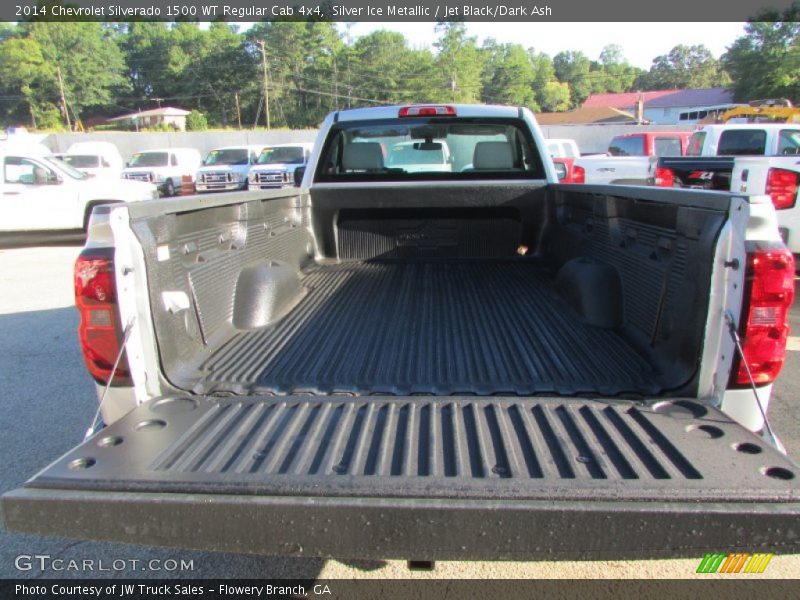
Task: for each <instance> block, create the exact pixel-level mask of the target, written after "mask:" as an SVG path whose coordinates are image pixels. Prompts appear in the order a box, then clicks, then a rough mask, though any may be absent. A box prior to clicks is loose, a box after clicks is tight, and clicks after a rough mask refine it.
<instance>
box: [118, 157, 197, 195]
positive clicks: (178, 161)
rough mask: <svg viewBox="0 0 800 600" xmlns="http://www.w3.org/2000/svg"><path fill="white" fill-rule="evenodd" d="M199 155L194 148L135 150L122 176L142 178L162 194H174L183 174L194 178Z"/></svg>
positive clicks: (135, 178) (139, 179)
mask: <svg viewBox="0 0 800 600" xmlns="http://www.w3.org/2000/svg"><path fill="white" fill-rule="evenodd" d="M201 161H202V158H201V156H200V152H199V151H197V150H196V149H194V148H163V149H157V150H144V151H142V152H137V153H135V154H134V155H133V156H132V157H131V160H130V161H129V162H128V164H127V166H126V167H125V168H124V169H123V170H122V178H123V179H132V180H135V181H146V182H149V183H153V184H155V185H156V187H158V191H159V192H160V193H161V194H162V195H164V196H174V195H175V194H176V192H177V191H178V190H180V189H181V184H182V181H183V178H184V177H189V178H191V180H192V182H194V177H195V174H196V173H197V169H198V168H199V167H200V162H201Z"/></svg>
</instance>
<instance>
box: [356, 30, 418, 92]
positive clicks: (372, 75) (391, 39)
mask: <svg viewBox="0 0 800 600" xmlns="http://www.w3.org/2000/svg"><path fill="white" fill-rule="evenodd" d="M353 52H354V56H355V64H356V65H357V68H356V74H355V81H356V82H358V94H359V95H360V96H363V97H365V98H367V99H374V100H379V101H384V102H396V103H405V102H422V101H425V100H427V99H429V94H430V79H431V75H432V70H433V55H432V54H431V53H430V51H428V50H412V49H410V48H409V47H408V43H407V42H406V39H405V37H404V36H403V34H401V33H396V32H391V31H385V30H379V31H374V32H372V33H370V34H368V35H365V36H363V37H361V38H359V39H358V40H356V42H355V44H354V45H353ZM352 81H353V79H352V78H351V84H352Z"/></svg>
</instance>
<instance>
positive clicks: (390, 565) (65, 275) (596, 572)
mask: <svg viewBox="0 0 800 600" xmlns="http://www.w3.org/2000/svg"><path fill="white" fill-rule="evenodd" d="M79 250H80V246H79V245H71V246H48V247H34V248H15V249H4V250H0V402H2V405H3V409H4V411H5V416H4V418H3V419H2V424H3V425H2V435H0V456H2V460H3V468H2V469H1V470H0V493H2V492H5V491H8V490H11V489H14V488H16V487H18V486H20V485H21V484H22V483H24V481H25V480H26V479H27V478H29V477H31V476H32V475H33V474H35V473H36V472H37V471H38V470H39V469H41V468H43V467H44V466H46V465H47V464H48V463H50V462H52V461H53V460H54V459H56V458H57V457H58V456H60V455H61V454H63V453H64V452H66V451H67V450H69V449H70V448H71V447H72V446H74V445H75V444H77V443H79V442H80V441H81V439H82V437H83V434H84V432H85V431H86V428H87V426H88V425H89V423H90V422H91V420H92V417H93V416H94V412H95V409H96V406H97V405H96V398H95V393H94V386H93V384H92V381H91V379H90V378H89V376H88V374H87V372H86V369H85V367H84V365H83V360H82V358H81V354H80V350H79V348H78V341H77V336H76V333H75V332H76V328H77V324H78V318H77V313H76V311H75V309H74V307H73V297H72V281H71V275H72V264H73V262H74V260H75V257H76V256H77V254H78V252H79ZM791 319H792V327H793V330H794V331H795V332H798V333H800V301H798V302H796V303H795V306H794V309H793V310H792V315H791ZM790 347H791V348H793V350H792V351H790V352H789V359H788V361H787V364H786V366H785V367H784V371H783V373H782V375H781V377H780V379H779V381H778V383H777V384H776V386H775V392H774V395H773V404H772V406H771V408H770V417H771V421H772V423H773V425H774V429H775V430H776V432H777V433H778V435H779V436H780V437H781V439H782V440H783V442H784V444H785V446H786V448H787V449H788V452H789V455H790V456H793V457H800V402H799V400H800V339H794V338H793V340H792V341H791V343H790ZM709 550H710V551H719V549H709ZM36 556H47V557H50V558H49V559H42V558H33V557H36ZM409 558H413V557H409ZM55 559H61V560H63V563H57V564H60V565H62V567H63V566H64V565H67V566H69V565H70V564H71V563H70V561H77V562H76V563H75V564H77V565H86V564H89V563H86V561H93V562H92V563H91V564H92V565H93V569H94V570H91V569H89V570H54V569H53V568H52V567H53V566H54V563H53V562H52V560H55ZM101 559H102V561H103V564H104V565H105V566H106V567H107V568H108V566H109V565H115V566H123V565H124V568H121V569H120V570H114V569H112V570H110V571H102V572H101V571H98V570H97V567H98V565H99V563H100V561H101ZM699 559H700V557H698V558H697V559H680V560H653V561H596V562H546V561H541V562H502V563H494V562H439V563H437V567H436V569H435V570H434V571H432V572H416V571H413V572H412V571H408V569H407V568H406V563H405V562H404V561H380V560H375V561H363V560H361V561H351V560H323V559H316V558H271V557H261V556H249V555H246V554H226V553H212V552H192V551H184V550H177V549H165V548H155V547H143V546H131V545H125V544H111V543H98V542H85V541H79V540H69V539H59V538H48V537H39V536H31V535H17V534H9V533H7V532H5V531H0V578H48V577H50V578H53V577H59V578H60V577H69V578H79V577H95V576H96V577H126V578H127V577H153V578H165V577H166V578H170V577H181V578H183V577H187V578H213V577H220V578H304V579H305V578H362V577H370V578H398V577H401V578H428V577H443V578H458V579H465V578H479V579H485V578H640V577H661V578H676V577H677V578H681V577H693V576H695V569H696V568H697V565H698V564H699ZM134 561H136V562H134ZM171 561H176V563H177V565H180V564H181V562H182V563H183V565H184V566H185V569H184V570H181V569H180V567H178V569H177V570H172V567H173V562H171ZM42 565H44V566H45V568H44V569H42V568H41V567H42ZM29 567H30V568H29ZM798 574H800V556H797V555H794V556H777V557H775V558H774V559H773V560H772V562H771V563H770V565H769V568H768V569H767V570H766V572H765V573H764V574H763V575H758V576H756V577H797V575H798ZM706 577H708V576H706ZM750 577H753V576H750Z"/></svg>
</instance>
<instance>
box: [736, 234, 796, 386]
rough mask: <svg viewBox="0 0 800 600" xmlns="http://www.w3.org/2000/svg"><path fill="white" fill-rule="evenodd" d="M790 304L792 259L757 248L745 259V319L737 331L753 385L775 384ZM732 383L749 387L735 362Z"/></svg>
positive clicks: (774, 249) (777, 249) (782, 251)
mask: <svg viewBox="0 0 800 600" xmlns="http://www.w3.org/2000/svg"><path fill="white" fill-rule="evenodd" d="M793 301H794V257H793V256H792V253H791V252H790V251H789V250H788V249H787V248H785V247H783V246H779V245H775V244H771V245H763V244H762V245H760V247H759V248H758V249H757V250H756V251H755V252H753V253H748V255H747V274H746V281H745V306H744V310H743V312H742V314H743V315H746V319H745V320H744V323H743V324H742V326H741V327H740V330H739V335H740V336H741V339H742V352H743V353H744V356H745V359H746V360H747V364H748V365H749V367H750V373H751V375H752V376H753V381H754V382H755V383H756V385H765V384H768V383H772V382H773V381H775V378H776V377H777V376H778V373H780V371H781V368H782V367H783V361H784V360H785V358H786V338H787V337H788V335H789V324H788V317H789V309H790V308H791V306H792V302H793ZM733 373H734V376H733V383H734V384H735V385H737V386H749V385H750V379H749V378H748V376H747V370H746V369H745V366H744V364H743V363H742V361H741V360H738V359H737V361H735V364H734V370H733Z"/></svg>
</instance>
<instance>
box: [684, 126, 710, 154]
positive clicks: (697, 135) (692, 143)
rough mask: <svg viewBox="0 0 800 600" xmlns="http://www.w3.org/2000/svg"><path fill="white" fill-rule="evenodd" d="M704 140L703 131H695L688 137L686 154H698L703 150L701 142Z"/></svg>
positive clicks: (704, 134)
mask: <svg viewBox="0 0 800 600" xmlns="http://www.w3.org/2000/svg"><path fill="white" fill-rule="evenodd" d="M705 141H706V132H705V131H695V132H694V133H693V134H692V137H691V138H689V144H688V145H687V146H686V156H700V155H701V154H702V152H703V143H704V142H705Z"/></svg>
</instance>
